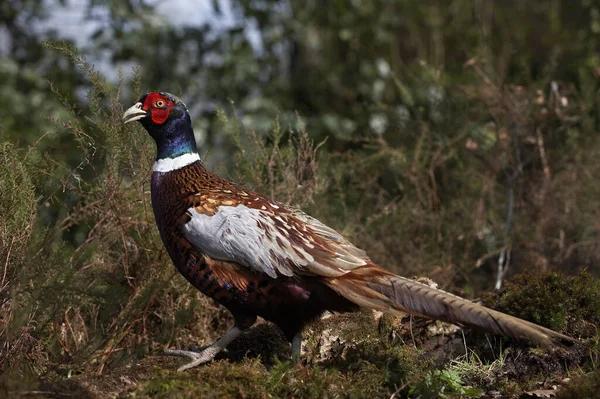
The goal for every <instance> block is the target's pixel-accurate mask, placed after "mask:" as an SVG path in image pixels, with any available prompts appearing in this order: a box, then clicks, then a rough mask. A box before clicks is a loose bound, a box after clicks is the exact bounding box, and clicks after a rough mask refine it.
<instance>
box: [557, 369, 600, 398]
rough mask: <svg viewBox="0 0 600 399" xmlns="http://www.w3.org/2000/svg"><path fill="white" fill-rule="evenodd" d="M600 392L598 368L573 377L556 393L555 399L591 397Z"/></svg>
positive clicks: (599, 371)
mask: <svg viewBox="0 0 600 399" xmlns="http://www.w3.org/2000/svg"><path fill="white" fill-rule="evenodd" d="M598 392H600V370H596V371H594V372H591V373H589V374H586V375H584V376H581V377H577V378H574V379H573V381H571V382H570V383H569V385H567V386H566V387H565V388H563V389H562V390H560V391H559V393H558V395H556V397H557V399H592V398H597V397H598Z"/></svg>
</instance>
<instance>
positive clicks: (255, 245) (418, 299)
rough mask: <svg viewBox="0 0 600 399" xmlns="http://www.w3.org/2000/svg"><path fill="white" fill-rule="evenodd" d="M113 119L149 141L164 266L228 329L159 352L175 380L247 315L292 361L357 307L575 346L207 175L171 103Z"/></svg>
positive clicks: (149, 98)
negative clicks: (192, 345) (335, 316)
mask: <svg viewBox="0 0 600 399" xmlns="http://www.w3.org/2000/svg"><path fill="white" fill-rule="evenodd" d="M123 119H124V122H125V123H129V122H133V121H139V122H140V123H141V125H142V126H143V127H144V128H145V129H146V130H147V132H148V133H149V134H150V136H151V137H152V138H153V139H154V141H155V142H156V147H157V157H156V161H155V162H154V165H153V167H152V179H151V196H152V208H153V210H154V216H155V219H156V223H157V226H158V230H159V232H160V236H161V239H162V242H163V244H164V246H165V248H166V250H167V252H168V254H169V256H170V258H171V260H172V261H173V263H174V264H175V266H176V267H177V269H178V270H179V272H180V273H181V274H182V275H183V276H184V277H185V278H186V279H187V280H188V281H189V282H190V283H191V284H192V285H193V286H194V287H196V288H197V289H198V290H200V291H201V292H202V293H204V294H205V295H208V296H209V297H211V298H213V299H215V300H216V301H217V302H219V303H220V304H222V305H223V306H225V307H226V308H227V309H228V310H229V311H230V312H231V313H232V315H233V317H234V321H235V323H234V326H233V328H231V330H229V331H228V332H227V333H226V334H225V335H224V336H223V337H221V338H220V339H218V340H217V341H216V342H214V343H213V344H211V345H209V346H208V347H206V348H205V349H204V350H202V351H200V352H195V351H185V350H167V351H166V353H167V354H170V355H177V356H183V357H188V358H190V359H191V361H190V362H189V363H187V364H185V365H184V366H182V367H180V368H179V370H180V371H181V370H186V369H188V368H191V367H194V366H197V365H200V364H203V363H206V362H209V361H211V360H212V359H213V358H214V357H215V355H217V354H218V353H219V352H221V351H222V350H224V349H225V347H226V346H227V345H228V344H229V343H231V342H232V341H234V340H235V339H236V338H237V337H238V336H239V335H240V334H241V333H242V332H243V331H244V330H246V329H248V328H250V327H251V326H252V325H253V324H254V322H255V321H256V318H257V316H261V317H262V318H264V319H266V320H268V321H271V322H273V323H274V324H276V325H277V326H278V327H279V328H281V330H282V331H283V333H284V334H285V336H286V337H287V339H288V340H289V341H290V342H291V345H292V359H294V361H297V359H298V358H299V355H300V347H301V341H302V329H303V327H304V326H305V325H306V324H307V323H308V322H310V321H312V320H314V319H316V318H318V317H319V316H320V315H322V314H323V313H324V312H325V311H332V312H351V311H356V310H358V309H359V308H361V307H363V308H371V309H376V310H380V311H387V312H392V313H408V314H412V315H416V316H421V317H426V318H432V319H438V320H442V321H446V322H450V323H454V324H457V325H460V326H464V327H470V328H474V329H479V330H482V331H485V332H490V333H493V334H497V335H505V336H509V337H512V338H516V339H522V340H528V341H532V342H534V343H536V344H539V345H543V346H562V343H564V342H575V341H574V340H573V339H571V338H569V337H567V336H565V335H562V334H559V333H557V332H555V331H552V330H550V329H547V328H544V327H541V326H538V325H536V324H534V323H531V322H528V321H525V320H521V319H518V318H516V317H513V316H509V315H507V314H503V313H501V312H498V311H495V310H492V309H489V308H486V307H484V306H481V305H477V304H475V303H473V302H470V301H468V300H466V299H463V298H460V297H458V296H455V295H452V294H449V293H447V292H444V291H442V290H439V289H436V288H432V287H430V286H427V285H424V284H421V283H419V282H417V281H414V280H411V279H407V278H404V277H401V276H398V275H396V274H394V273H392V272H389V271H387V270H385V269H384V268H382V267H380V266H378V265H376V264H375V263H373V262H372V261H371V260H370V259H369V257H368V256H367V254H366V253H365V251H363V250H361V249H359V248H357V247H355V246H354V245H353V244H352V243H350V242H349V241H348V240H347V239H345V238H344V237H343V236H342V235H341V234H339V233H338V232H337V231H335V230H334V229H332V228H330V227H328V226H326V225H325V224H323V223H321V222H320V221H319V220H317V219H315V218H313V217H311V216H309V215H307V214H305V213H303V212H302V211H300V210H298V209H295V208H293V207H289V206H286V205H285V204H282V203H280V202H277V201H275V200H272V199H269V198H267V197H265V196H263V195H261V194H259V193H256V192H253V191H252V190H248V189H246V188H243V187H241V186H239V185H237V184H235V183H232V182H230V181H228V180H226V179H223V178H222V177H219V176H217V175H215V174H213V173H211V172H210V171H208V170H207V169H206V168H205V167H204V166H203V164H202V161H201V159H200V156H199V155H198V152H197V149H196V142H195V139H194V132H193V129H192V123H191V118H190V115H189V112H188V110H187V108H186V106H185V104H184V103H183V102H182V101H181V100H180V99H179V98H177V97H176V96H174V95H172V94H169V93H163V92H152V93H148V94H146V95H144V96H142V97H141V98H140V99H139V101H138V102H137V103H136V104H134V105H133V106H132V107H131V108H129V109H128V110H127V111H125V113H124V115H123Z"/></svg>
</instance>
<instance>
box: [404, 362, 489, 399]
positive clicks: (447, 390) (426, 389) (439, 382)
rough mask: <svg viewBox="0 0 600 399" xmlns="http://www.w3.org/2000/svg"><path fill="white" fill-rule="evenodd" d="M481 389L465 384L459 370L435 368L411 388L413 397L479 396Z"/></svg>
mask: <svg viewBox="0 0 600 399" xmlns="http://www.w3.org/2000/svg"><path fill="white" fill-rule="evenodd" d="M481 394H482V392H481V390H480V389H477V388H473V387H468V386H464V384H463V381H462V379H461V377H460V375H459V373H458V372H456V371H455V370H449V369H444V370H434V371H431V372H429V373H427V375H426V376H425V378H424V379H423V380H422V381H421V382H419V383H418V384H417V385H415V386H414V387H412V388H411V389H410V395H411V397H415V398H422V399H427V398H478V397H480V396H481Z"/></svg>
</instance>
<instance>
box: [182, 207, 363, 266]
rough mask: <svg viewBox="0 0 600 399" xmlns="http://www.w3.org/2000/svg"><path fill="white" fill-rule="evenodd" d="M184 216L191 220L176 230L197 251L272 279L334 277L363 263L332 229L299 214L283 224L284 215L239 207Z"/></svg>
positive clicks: (349, 245) (220, 208)
mask: <svg viewBox="0 0 600 399" xmlns="http://www.w3.org/2000/svg"><path fill="white" fill-rule="evenodd" d="M188 214H189V215H191V220H190V221H189V222H187V223H186V224H184V225H183V226H182V229H183V232H184V235H185V237H186V238H187V239H188V240H189V241H190V242H191V243H192V244H194V245H195V246H196V247H197V248H198V249H200V250H201V251H203V252H204V253H206V254H207V255H208V256H210V257H211V258H214V259H219V260H226V261H232V262H236V263H238V264H240V265H243V266H246V267H249V268H252V269H254V270H256V271H258V272H262V273H265V274H267V275H269V276H270V277H272V278H277V276H278V275H284V276H292V275H294V274H295V273H304V274H306V273H309V274H316V275H320V276H331V277H333V276H340V275H342V274H345V273H347V272H348V271H350V270H352V269H354V268H355V267H358V266H362V265H365V264H366V261H367V260H368V258H367V256H366V254H365V253H364V252H363V251H362V250H359V249H358V248H356V247H354V246H353V245H352V244H350V243H349V242H348V241H346V240H345V239H344V238H343V237H342V236H341V235H340V234H339V233H337V232H336V231H335V230H333V229H330V228H328V227H327V226H325V225H323V224H322V223H321V222H319V221H318V220H316V219H313V218H311V217H309V216H308V215H306V214H303V213H302V214H301V215H298V214H296V213H294V214H289V215H291V217H293V218H294V220H291V219H289V220H288V217H289V216H288V214H275V213H273V212H269V211H267V210H261V209H254V208H248V207H246V206H245V205H241V204H240V205H237V206H219V207H218V208H217V212H215V214H214V215H212V216H209V215H205V214H202V213H199V212H197V211H196V209H194V208H190V209H188ZM299 216H302V217H299ZM292 222H295V223H292ZM313 224H314V226H313ZM313 236H314V237H316V238H317V240H315V239H313Z"/></svg>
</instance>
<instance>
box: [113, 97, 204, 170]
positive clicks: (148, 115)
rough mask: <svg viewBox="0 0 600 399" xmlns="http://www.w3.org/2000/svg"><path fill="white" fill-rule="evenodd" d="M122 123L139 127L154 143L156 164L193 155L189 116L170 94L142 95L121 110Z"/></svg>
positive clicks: (192, 134) (193, 145) (177, 99)
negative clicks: (136, 124)
mask: <svg viewBox="0 0 600 399" xmlns="http://www.w3.org/2000/svg"><path fill="white" fill-rule="evenodd" d="M123 120H124V122H125V123H129V122H134V121H139V122H140V123H141V124H142V126H143V127H144V128H145V129H146V131H147V132H148V133H149V134H150V136H151V137H152V138H153V139H154V141H155V142H156V149H157V156H156V159H157V161H158V160H162V159H174V158H177V157H179V156H182V155H186V154H192V155H195V154H196V153H197V151H196V141H195V138H194V130H193V129H192V121H191V118H190V114H189V112H188V110H187V107H186V106H185V104H184V103H183V101H181V100H180V99H179V98H178V97H176V96H174V95H172V94H169V93H164V92H152V93H148V94H145V95H143V96H142V97H141V98H140V99H139V100H138V102H137V103H135V104H134V105H133V106H132V107H131V108H129V109H128V110H127V111H125V113H124V114H123Z"/></svg>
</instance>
